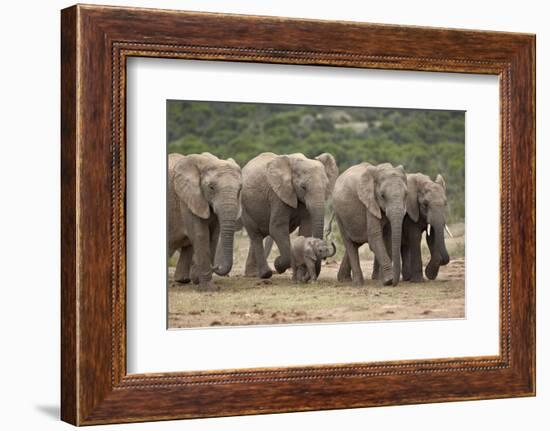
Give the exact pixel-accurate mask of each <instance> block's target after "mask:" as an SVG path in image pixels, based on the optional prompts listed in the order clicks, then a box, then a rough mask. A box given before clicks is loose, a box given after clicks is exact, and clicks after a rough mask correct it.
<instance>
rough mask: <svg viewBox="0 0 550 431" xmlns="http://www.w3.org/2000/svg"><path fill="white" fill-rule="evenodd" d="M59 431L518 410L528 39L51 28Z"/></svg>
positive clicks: (527, 290)
mask: <svg viewBox="0 0 550 431" xmlns="http://www.w3.org/2000/svg"><path fill="white" fill-rule="evenodd" d="M61 44H62V47H61V48H62V65H61V66H62V67H61V69H62V94H61V102H62V103H61V106H62V113H61V114H62V115H61V117H62V154H61V159H62V327H61V330H62V346H61V350H62V382H61V387H62V391H61V392H62V400H61V407H62V408H61V415H62V419H63V420H65V421H67V422H70V423H72V424H75V425H88V424H102V423H117V422H138V421H149V420H165V419H178V418H196V417H212V416H228V415H240V414H256V413H273V412H288V411H307V410H321V409H336V408H353V407H368V406H382V405H395V404H413V403H428V402H442V401H452V400H473V399H489V398H502V397H514V396H532V395H534V394H535V134H534V130H535V112H534V100H535V79H534V70H535V51H534V48H535V37H534V36H533V35H528V34H513V33H500V32H485V31H470V30H450V29H435V28H422V27H403V26H391V25H377V24H365V23H351V22H329V21H314V20H297V19H287V18H275V17H254V16H239V15H220V14H211V13H196V12H179V11H167V10H149V9H134V8H119V7H104V6H92V5H86V6H82V5H77V6H73V7H71V8H68V9H65V10H63V11H62V28H61Z"/></svg>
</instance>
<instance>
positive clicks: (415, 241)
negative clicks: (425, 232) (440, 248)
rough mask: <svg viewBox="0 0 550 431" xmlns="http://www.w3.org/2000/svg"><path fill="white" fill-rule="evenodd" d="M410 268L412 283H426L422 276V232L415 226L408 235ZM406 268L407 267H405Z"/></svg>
mask: <svg viewBox="0 0 550 431" xmlns="http://www.w3.org/2000/svg"><path fill="white" fill-rule="evenodd" d="M407 239H408V247H407V249H408V266H409V270H410V278H409V279H410V281H412V282H414V283H420V282H422V281H424V277H423V275H422V251H421V241H422V231H421V230H420V228H419V227H417V226H414V227H412V228H411V229H410V232H409V234H408V238H407ZM403 268H405V266H404V267H403ZM403 277H405V271H404V270H403Z"/></svg>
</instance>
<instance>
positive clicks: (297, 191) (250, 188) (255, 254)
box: [241, 153, 338, 278]
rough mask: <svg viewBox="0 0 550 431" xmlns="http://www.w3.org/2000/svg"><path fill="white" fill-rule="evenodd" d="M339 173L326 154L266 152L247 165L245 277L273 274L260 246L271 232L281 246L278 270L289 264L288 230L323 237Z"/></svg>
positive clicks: (277, 260)
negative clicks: (246, 252)
mask: <svg viewBox="0 0 550 431" xmlns="http://www.w3.org/2000/svg"><path fill="white" fill-rule="evenodd" d="M337 177H338V167H337V166H336V161H335V160H334V157H333V156H332V155H330V154H328V153H323V154H321V155H319V156H317V157H316V158H315V159H309V158H307V157H305V156H304V155H303V154H290V155H277V154H274V153H262V154H260V155H258V156H256V157H255V158H253V159H252V160H250V161H249V162H248V163H247V164H246V165H245V166H244V168H243V192H242V197H241V203H242V220H243V224H244V226H245V228H246V230H247V232H248V236H249V238H250V248H249V251H248V258H247V262H246V269H245V274H246V275H248V276H253V275H259V276H260V277H261V278H269V277H271V275H272V271H271V269H270V268H269V266H268V264H267V259H266V256H265V252H264V246H263V244H262V240H263V238H265V237H266V236H268V235H269V236H270V237H271V238H272V239H273V241H275V243H276V244H277V247H278V248H279V252H280V256H278V257H277V258H276V259H275V269H276V270H277V272H278V273H283V272H285V271H286V270H287V269H288V268H290V266H291V251H290V232H293V231H294V230H295V229H296V228H297V227H299V234H300V235H302V236H314V237H316V238H320V239H322V238H323V227H324V220H325V202H326V201H327V200H328V199H329V198H330V196H331V193H332V189H333V187H334V181H335V180H336V178H337Z"/></svg>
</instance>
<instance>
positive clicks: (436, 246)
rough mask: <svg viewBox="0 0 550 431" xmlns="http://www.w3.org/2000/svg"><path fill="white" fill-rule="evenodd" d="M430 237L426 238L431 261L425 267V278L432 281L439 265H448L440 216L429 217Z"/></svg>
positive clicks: (443, 221) (442, 220)
mask: <svg viewBox="0 0 550 431" xmlns="http://www.w3.org/2000/svg"><path fill="white" fill-rule="evenodd" d="M428 222H429V224H430V235H429V236H428V238H427V239H428V245H429V246H430V252H431V259H430V262H429V263H428V266H427V267H426V276H427V277H428V278H429V279H430V280H434V279H435V278H436V277H437V274H438V272H439V267H440V266H441V265H447V264H448V263H449V253H448V252H447V248H446V247H445V236H444V235H445V234H444V229H445V220H444V219H443V217H441V216H435V217H429V218H428Z"/></svg>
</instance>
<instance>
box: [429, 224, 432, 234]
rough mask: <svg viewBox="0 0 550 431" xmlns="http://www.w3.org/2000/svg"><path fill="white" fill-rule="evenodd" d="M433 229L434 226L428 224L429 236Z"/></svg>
mask: <svg viewBox="0 0 550 431" xmlns="http://www.w3.org/2000/svg"><path fill="white" fill-rule="evenodd" d="M431 231H432V226H431V225H428V236H430V234H431Z"/></svg>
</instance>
